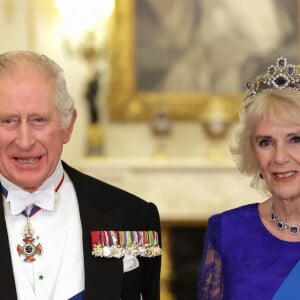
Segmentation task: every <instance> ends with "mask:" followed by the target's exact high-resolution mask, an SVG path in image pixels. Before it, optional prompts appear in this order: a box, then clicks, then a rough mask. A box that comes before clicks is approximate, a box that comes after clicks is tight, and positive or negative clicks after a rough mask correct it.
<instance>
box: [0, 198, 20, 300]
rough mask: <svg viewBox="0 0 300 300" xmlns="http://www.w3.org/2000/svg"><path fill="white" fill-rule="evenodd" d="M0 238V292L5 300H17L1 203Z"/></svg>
mask: <svg viewBox="0 0 300 300" xmlns="http://www.w3.org/2000/svg"><path fill="white" fill-rule="evenodd" d="M1 199H2V197H1ZM0 237H1V247H0V270H1V273H2V276H1V280H0V290H1V291H2V294H3V296H5V299H10V300H12V299H17V294H16V286H15V280H14V275H13V269H12V263H11V257H10V249H9V241H8V235H7V229H6V223H5V217H4V209H3V203H2V202H1V204H0Z"/></svg>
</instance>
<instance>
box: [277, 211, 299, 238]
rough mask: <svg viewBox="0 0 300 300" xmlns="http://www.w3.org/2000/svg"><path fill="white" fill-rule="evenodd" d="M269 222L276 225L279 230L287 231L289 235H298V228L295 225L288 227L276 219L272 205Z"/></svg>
mask: <svg viewBox="0 0 300 300" xmlns="http://www.w3.org/2000/svg"><path fill="white" fill-rule="evenodd" d="M271 220H272V221H273V222H275V223H276V226H277V228H278V229H279V230H284V229H287V230H288V232H289V233H290V234H298V233H299V232H300V226H298V225H295V224H291V225H289V224H286V223H284V222H283V221H282V220H280V219H278V217H277V215H276V213H275V212H274V208H273V205H272V211H271Z"/></svg>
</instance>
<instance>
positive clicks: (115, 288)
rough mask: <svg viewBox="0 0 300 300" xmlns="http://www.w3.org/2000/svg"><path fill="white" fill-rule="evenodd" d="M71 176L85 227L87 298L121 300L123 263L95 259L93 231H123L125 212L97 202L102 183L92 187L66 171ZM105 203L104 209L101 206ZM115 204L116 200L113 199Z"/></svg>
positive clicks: (83, 232) (88, 181)
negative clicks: (93, 254)
mask: <svg viewBox="0 0 300 300" xmlns="http://www.w3.org/2000/svg"><path fill="white" fill-rule="evenodd" d="M65 169H66V171H67V173H68V175H69V176H70V178H71V180H72V182H73V184H74V187H75V190H76V193H77V197H78V202H79V211H80V217H81V223H82V235H83V247H84V267H85V296H86V299H96V298H95V297H99V299H106V300H115V299H120V294H121V290H122V279H123V260H122V259H118V258H99V257H94V256H92V242H91V235H90V233H91V231H97V230H121V229H122V228H123V215H124V214H123V208H122V207H121V206H114V205H112V206H111V207H108V205H107V203H108V201H107V200H108V199H95V195H99V194H100V195H102V196H103V197H105V196H106V193H105V192H104V193H103V194H101V191H100V192H99V188H100V189H101V187H100V185H99V183H95V184H93V183H91V182H90V180H89V179H88V178H87V177H82V176H81V175H80V173H77V172H76V171H74V169H69V168H68V167H67V168H66V167H65ZM102 201H103V203H104V202H105V205H102V204H101V202H102ZM110 201H111V203H114V201H115V199H110Z"/></svg>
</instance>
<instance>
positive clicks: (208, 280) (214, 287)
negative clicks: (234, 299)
mask: <svg viewBox="0 0 300 300" xmlns="http://www.w3.org/2000/svg"><path fill="white" fill-rule="evenodd" d="M220 234H221V226H220V215H215V216H213V217H211V218H210V219H209V220H208V226H207V231H206V235H205V242H204V249H203V254H202V260H201V264H200V269H199V278H198V300H220V299H222V295H223V276H222V260H221V256H220Z"/></svg>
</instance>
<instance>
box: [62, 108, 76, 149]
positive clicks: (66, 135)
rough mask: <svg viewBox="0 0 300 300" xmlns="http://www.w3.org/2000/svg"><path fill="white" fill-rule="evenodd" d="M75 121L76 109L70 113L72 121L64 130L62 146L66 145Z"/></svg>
mask: <svg viewBox="0 0 300 300" xmlns="http://www.w3.org/2000/svg"><path fill="white" fill-rule="evenodd" d="M76 119H77V111H76V109H74V110H73V112H72V119H71V122H70V125H69V126H68V127H67V128H65V129H64V135H65V136H64V144H66V143H68V142H69V140H70V138H71V135H72V132H73V128H74V124H75V121H76Z"/></svg>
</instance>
